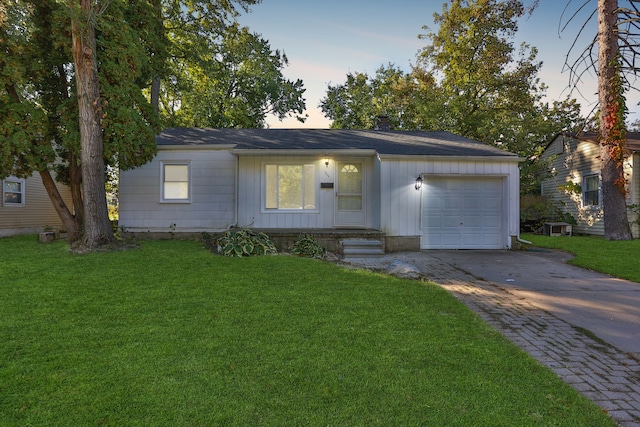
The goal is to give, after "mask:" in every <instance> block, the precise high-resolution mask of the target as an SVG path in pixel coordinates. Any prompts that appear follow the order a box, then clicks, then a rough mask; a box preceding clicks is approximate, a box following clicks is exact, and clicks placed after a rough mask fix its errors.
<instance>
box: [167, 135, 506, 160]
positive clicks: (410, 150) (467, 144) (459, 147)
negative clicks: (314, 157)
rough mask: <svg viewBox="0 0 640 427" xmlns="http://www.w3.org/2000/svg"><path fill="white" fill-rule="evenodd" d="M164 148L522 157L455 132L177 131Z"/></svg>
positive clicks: (169, 136) (168, 137) (168, 139)
mask: <svg viewBox="0 0 640 427" xmlns="http://www.w3.org/2000/svg"><path fill="white" fill-rule="evenodd" d="M156 141H157V143H158V146H159V147H163V146H173V147H176V146H178V147H179V146H184V147H185V148H186V147H187V146H188V147H191V148H193V147H197V146H210V145H231V146H233V147H234V150H238V151H245V152H246V151H247V150H255V151H261V150H277V151H278V152H282V151H288V150H291V151H292V152H293V151H296V150H319V151H327V152H330V151H345V150H375V152H377V153H378V154H380V155H406V156H456V157H460V156H468V157H509V158H517V157H518V156H517V155H516V154H514V153H510V152H507V151H504V150H501V149H499V148H496V147H493V146H490V145H487V144H484V143H482V142H478V141H474V140H472V139H468V138H464V137H461V136H459V135H455V134H453V133H449V132H436V131H434V132H421V131H388V132H387V131H384V132H383V131H373V130H342V129H199V128H171V129H166V130H164V131H163V132H162V133H161V134H160V135H158V136H157V137H156Z"/></svg>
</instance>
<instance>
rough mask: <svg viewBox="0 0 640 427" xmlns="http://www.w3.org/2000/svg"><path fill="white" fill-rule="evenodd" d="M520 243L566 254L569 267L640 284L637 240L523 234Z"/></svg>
mask: <svg viewBox="0 0 640 427" xmlns="http://www.w3.org/2000/svg"><path fill="white" fill-rule="evenodd" d="M522 238H523V239H525V240H528V241H530V242H531V243H533V245H534V246H538V247H541V248H552V249H559V250H563V251H566V252H570V253H572V254H574V255H575V258H574V259H573V260H571V261H569V263H570V264H573V265H577V266H578V267H583V268H588V269H590V270H593V271H599V272H601V273H606V274H609V275H611V276H615V277H619V278H621V279H627V280H631V281H633V282H638V283H640V263H638V254H639V253H640V240H625V241H611V240H607V239H605V238H603V237H600V236H570V237H568V236H562V237H550V236H538V235H533V234H526V235H523V236H522Z"/></svg>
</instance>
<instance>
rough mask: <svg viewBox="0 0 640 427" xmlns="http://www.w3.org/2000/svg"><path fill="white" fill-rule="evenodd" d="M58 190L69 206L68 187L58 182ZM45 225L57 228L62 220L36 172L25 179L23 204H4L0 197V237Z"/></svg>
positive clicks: (28, 231)
mask: <svg viewBox="0 0 640 427" xmlns="http://www.w3.org/2000/svg"><path fill="white" fill-rule="evenodd" d="M0 188H2V180H0ZM58 190H59V191H60V194H61V195H62V198H63V199H64V201H65V203H66V204H67V206H69V207H71V206H72V203H71V192H70V191H69V188H68V187H66V186H64V185H61V184H58ZM45 227H51V228H58V229H59V228H61V227H62V221H61V220H60V217H59V216H58V214H57V212H56V211H55V209H54V207H53V204H52V203H51V199H50V198H49V195H48V194H47V191H46V190H45V188H44V185H43V184H42V179H41V178H40V175H39V174H37V173H36V174H33V175H32V176H31V177H29V178H26V179H25V192H24V206H5V205H4V204H3V200H2V198H1V197H0V237H2V236H10V235H15V234H24V233H35V232H39V231H42V229H44V228H45Z"/></svg>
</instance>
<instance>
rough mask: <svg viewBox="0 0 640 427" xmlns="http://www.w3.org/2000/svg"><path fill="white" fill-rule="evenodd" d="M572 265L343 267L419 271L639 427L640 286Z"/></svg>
mask: <svg viewBox="0 0 640 427" xmlns="http://www.w3.org/2000/svg"><path fill="white" fill-rule="evenodd" d="M567 259H568V255H566V254H564V253H561V252H511V251H422V252H401V253H394V254H387V255H385V256H384V257H380V258H348V259H346V260H344V263H345V264H350V265H353V266H357V267H360V268H367V269H372V270H379V271H387V269H388V268H389V267H390V266H391V265H392V264H393V263H394V262H395V263H397V262H398V261H400V262H402V263H404V264H407V265H409V266H414V267H416V268H417V269H418V270H419V271H420V272H421V274H422V275H423V276H424V277H425V278H427V279H428V280H431V281H433V282H435V283H438V284H439V285H440V286H441V287H443V288H444V289H446V290H448V291H449V292H450V293H452V294H453V295H454V296H456V297H457V298H458V299H460V300H461V301H462V302H464V303H465V304H466V305H467V306H468V307H469V308H470V309H472V310H474V311H475V312H476V313H478V314H479V315H480V317H482V318H483V319H484V320H485V321H487V322H488V323H489V324H491V325H493V326H494V327H495V328H496V329H498V330H499V331H500V332H501V333H502V334H504V335H505V336H506V337H507V338H508V339H510V340H511V341H512V342H514V343H515V344H516V345H518V346H519V347H521V348H522V349H523V350H525V351H527V352H528V353H529V354H530V355H532V356H533V357H534V358H535V359H537V360H538V361H539V362H541V363H542V364H544V365H545V366H547V367H548V368H550V369H551V370H552V371H554V372H555V373H556V374H557V375H558V376H559V377H560V378H562V379H563V380H564V381H565V382H567V383H568V384H570V385H571V386H573V387H574V388H575V389H576V390H578V391H579V392H580V393H582V394H583V395H584V396H586V397H587V398H589V399H591V400H592V401H593V402H595V403H596V404H597V405H599V406H600V407H601V408H602V409H603V410H605V411H607V412H608V413H609V414H610V415H611V417H612V418H613V419H615V420H616V421H617V422H618V423H619V424H620V425H621V426H625V427H626V426H634V427H640V359H639V356H640V284H636V283H632V282H628V281H623V280H618V279H614V278H611V277H608V276H605V275H602V274H598V273H594V272H590V271H587V270H584V269H580V268H576V267H573V266H570V265H567V264H565V261H566V260H567Z"/></svg>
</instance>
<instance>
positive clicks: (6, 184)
mask: <svg viewBox="0 0 640 427" xmlns="http://www.w3.org/2000/svg"><path fill="white" fill-rule="evenodd" d="M2 205H3V206H24V179H12V178H7V179H5V180H4V181H2Z"/></svg>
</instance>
